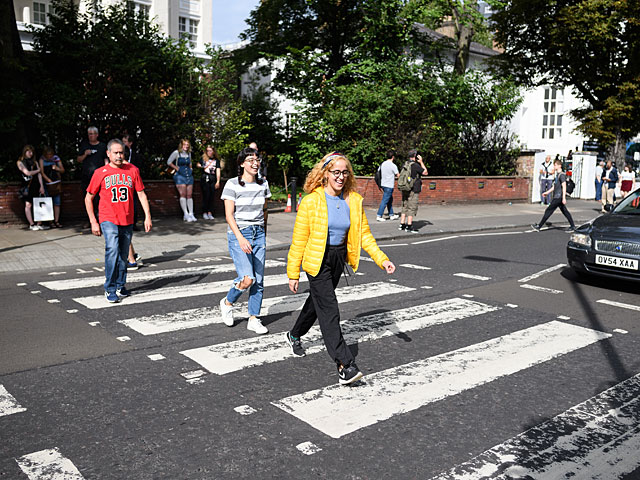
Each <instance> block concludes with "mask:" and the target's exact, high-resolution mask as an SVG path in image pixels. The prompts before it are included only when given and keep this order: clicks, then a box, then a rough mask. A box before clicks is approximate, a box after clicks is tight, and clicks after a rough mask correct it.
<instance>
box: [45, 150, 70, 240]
mask: <svg viewBox="0 0 640 480" xmlns="http://www.w3.org/2000/svg"><path fill="white" fill-rule="evenodd" d="M39 163H40V172H41V175H42V180H43V182H44V188H45V191H46V193H47V195H48V196H49V197H51V200H52V202H53V222H52V223H51V226H52V227H53V228H61V227H62V225H60V204H61V203H62V202H61V201H60V198H61V196H62V174H63V173H64V165H63V164H62V160H60V157H58V156H57V155H56V153H55V151H54V150H53V148H51V147H44V150H43V151H42V156H41V157H40V162H39Z"/></svg>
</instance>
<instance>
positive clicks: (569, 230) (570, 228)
mask: <svg viewBox="0 0 640 480" xmlns="http://www.w3.org/2000/svg"><path fill="white" fill-rule="evenodd" d="M564 231H565V232H567V233H573V232H575V231H576V227H568V228H565V229H564Z"/></svg>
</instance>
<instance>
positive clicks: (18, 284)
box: [16, 282, 27, 287]
mask: <svg viewBox="0 0 640 480" xmlns="http://www.w3.org/2000/svg"><path fill="white" fill-rule="evenodd" d="M26 285H27V284H26V283H25V282H20V283H16V286H17V287H24V286H26Z"/></svg>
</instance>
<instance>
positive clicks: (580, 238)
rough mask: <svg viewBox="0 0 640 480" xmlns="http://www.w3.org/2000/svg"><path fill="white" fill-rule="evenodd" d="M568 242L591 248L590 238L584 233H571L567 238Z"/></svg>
mask: <svg viewBox="0 0 640 480" xmlns="http://www.w3.org/2000/svg"><path fill="white" fill-rule="evenodd" d="M569 241H570V242H573V243H577V244H578V245H584V246H586V247H590V246H591V237H590V236H589V235H585V234H584V233H572V234H571V237H570V238H569Z"/></svg>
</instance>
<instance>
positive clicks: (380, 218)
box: [376, 217, 387, 222]
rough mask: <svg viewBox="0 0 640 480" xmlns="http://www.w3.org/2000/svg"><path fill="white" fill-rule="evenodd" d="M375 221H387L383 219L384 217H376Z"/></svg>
mask: <svg viewBox="0 0 640 480" xmlns="http://www.w3.org/2000/svg"><path fill="white" fill-rule="evenodd" d="M376 220H377V221H378V222H386V221H387V219H386V218H384V217H376Z"/></svg>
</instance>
